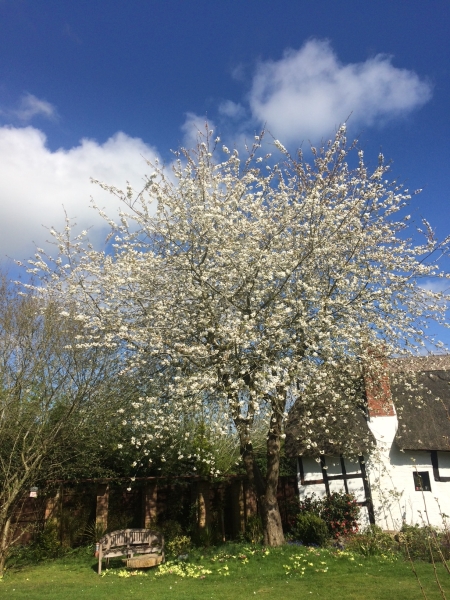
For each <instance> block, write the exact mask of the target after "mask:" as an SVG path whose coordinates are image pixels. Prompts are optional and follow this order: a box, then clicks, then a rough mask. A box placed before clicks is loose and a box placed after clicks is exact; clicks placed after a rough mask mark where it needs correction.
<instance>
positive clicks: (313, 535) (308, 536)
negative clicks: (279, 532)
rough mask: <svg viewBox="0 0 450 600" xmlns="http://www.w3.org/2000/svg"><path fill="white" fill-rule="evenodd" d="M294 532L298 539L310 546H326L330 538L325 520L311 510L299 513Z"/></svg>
mask: <svg viewBox="0 0 450 600" xmlns="http://www.w3.org/2000/svg"><path fill="white" fill-rule="evenodd" d="M292 533H293V535H294V537H295V538H296V539H297V540H300V541H301V542H303V544H305V545H308V546H309V545H311V544H314V545H317V546H324V545H325V544H326V543H327V541H328V540H329V538H330V533H329V531H328V527H327V524H326V523H325V521H324V520H323V519H321V518H320V517H319V516H318V515H315V514H314V513H310V512H301V513H299V515H298V516H297V521H296V523H295V526H294V528H293V532H292Z"/></svg>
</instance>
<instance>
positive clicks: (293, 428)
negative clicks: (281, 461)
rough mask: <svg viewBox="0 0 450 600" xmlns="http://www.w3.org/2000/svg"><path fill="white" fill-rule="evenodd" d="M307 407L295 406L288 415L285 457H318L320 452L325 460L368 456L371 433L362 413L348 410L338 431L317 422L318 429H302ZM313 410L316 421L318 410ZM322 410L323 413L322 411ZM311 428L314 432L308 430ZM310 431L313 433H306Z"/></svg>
mask: <svg viewBox="0 0 450 600" xmlns="http://www.w3.org/2000/svg"><path fill="white" fill-rule="evenodd" d="M308 408H309V406H308V405H305V404H302V403H301V402H299V401H298V402H296V403H295V404H294V406H293V407H292V409H291V410H290V412H289V416H288V420H287V423H286V428H285V431H286V441H285V452H286V456H291V457H294V456H299V455H301V456H314V457H316V456H318V455H319V452H321V451H322V453H323V454H325V455H327V456H337V455H339V454H343V455H345V456H351V455H357V454H359V455H361V454H365V453H367V452H368V451H369V450H370V448H371V447H372V446H374V444H375V440H374V437H373V435H372V432H371V431H370V429H369V428H368V426H367V420H366V418H365V416H364V413H363V411H362V410H361V409H353V410H351V409H350V410H347V411H346V412H344V413H343V414H341V416H340V418H339V420H338V421H336V422H337V423H339V427H338V428H337V427H336V426H335V427H332V426H331V425H330V426H329V427H325V426H324V425H323V422H321V421H320V420H317V425H316V427H314V425H311V426H305V424H304V423H305V415H306V413H307V411H308ZM318 408H319V407H316V411H315V415H316V418H317V417H320V416H321V414H320V412H321V411H320V409H319V410H318ZM324 410H325V409H324ZM311 427H313V429H311ZM327 430H328V431H327ZM309 431H313V433H309Z"/></svg>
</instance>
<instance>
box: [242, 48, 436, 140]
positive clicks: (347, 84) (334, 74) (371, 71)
mask: <svg viewBox="0 0 450 600" xmlns="http://www.w3.org/2000/svg"><path fill="white" fill-rule="evenodd" d="M430 97H431V87H430V85H429V84H428V83H427V82H425V81H423V80H421V79H420V78H419V76H418V75H417V74H416V73H414V72H413V71H408V70H407V69H399V68H396V67H394V66H393V65H392V62H391V57H389V56H386V55H382V54H379V55H377V56H375V57H374V58H370V59H368V60H366V61H365V62H360V63H350V64H342V63H341V62H340V61H339V60H338V58H337V56H336V54H335V53H334V52H333V50H332V49H331V47H330V44H329V43H328V42H326V41H319V40H314V39H313V40H310V41H308V42H307V43H306V44H305V45H304V46H303V47H302V48H300V49H299V50H287V51H286V52H285V53H284V56H283V58H281V59H280V60H278V61H272V60H269V61H265V62H261V63H260V64H259V65H258V67H257V69H256V73H255V75H254V77H253V81H252V85H251V89H250V93H249V97H248V100H249V104H250V109H251V111H252V115H253V117H254V118H255V119H256V120H257V121H258V122H259V123H261V124H262V125H264V124H266V125H267V128H268V129H269V130H270V131H271V132H272V133H273V134H274V135H275V136H276V137H279V138H280V140H282V141H283V143H291V142H297V143H301V141H302V140H303V139H311V141H318V140H319V139H320V138H322V137H327V138H328V137H329V136H330V135H332V134H333V132H334V131H335V129H336V127H337V126H339V125H340V124H341V123H342V122H343V121H345V120H346V119H347V117H349V115H350V114H351V115H352V116H351V119H350V126H351V127H352V128H353V129H355V127H361V126H370V125H374V124H376V123H379V122H383V121H385V120H387V119H389V118H392V117H399V116H403V115H406V114H408V113H409V112H411V111H412V110H414V109H416V108H418V107H420V106H422V105H423V104H424V103H425V102H427V101H428V100H429V99H430Z"/></svg>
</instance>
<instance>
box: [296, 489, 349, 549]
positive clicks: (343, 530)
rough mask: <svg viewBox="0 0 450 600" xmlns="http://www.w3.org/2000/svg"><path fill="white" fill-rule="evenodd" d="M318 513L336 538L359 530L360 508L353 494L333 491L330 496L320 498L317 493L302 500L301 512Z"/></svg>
mask: <svg viewBox="0 0 450 600" xmlns="http://www.w3.org/2000/svg"><path fill="white" fill-rule="evenodd" d="M304 513H310V514H314V515H317V516H318V517H320V518H321V519H323V520H324V521H325V523H326V524H327V526H328V530H329V532H330V534H331V535H332V536H333V537H334V538H338V537H339V536H341V535H348V534H352V533H356V532H357V531H358V517H359V513H360V508H359V506H358V504H357V502H356V499H355V496H354V495H353V494H345V493H340V492H333V493H332V494H331V495H330V496H327V497H325V498H323V499H318V498H316V497H315V494H312V496H309V497H308V498H305V499H304V500H302V501H301V502H300V513H299V514H304Z"/></svg>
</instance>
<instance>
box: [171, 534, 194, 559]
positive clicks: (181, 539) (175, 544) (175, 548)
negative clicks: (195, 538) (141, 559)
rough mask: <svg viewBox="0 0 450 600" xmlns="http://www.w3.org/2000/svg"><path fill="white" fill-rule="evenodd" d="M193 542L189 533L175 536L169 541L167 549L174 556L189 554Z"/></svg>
mask: <svg viewBox="0 0 450 600" xmlns="http://www.w3.org/2000/svg"><path fill="white" fill-rule="evenodd" d="M191 546H192V542H191V538H190V537H188V536H187V535H179V536H177V537H174V538H172V539H171V540H170V542H168V543H167V551H168V552H169V554H172V556H180V554H187V553H188V552H189V550H190V549H191Z"/></svg>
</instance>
